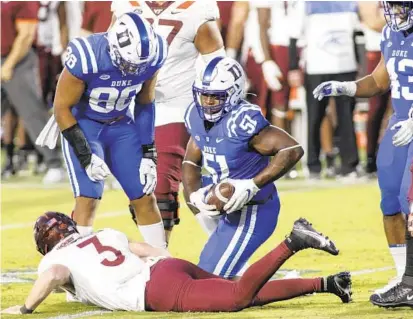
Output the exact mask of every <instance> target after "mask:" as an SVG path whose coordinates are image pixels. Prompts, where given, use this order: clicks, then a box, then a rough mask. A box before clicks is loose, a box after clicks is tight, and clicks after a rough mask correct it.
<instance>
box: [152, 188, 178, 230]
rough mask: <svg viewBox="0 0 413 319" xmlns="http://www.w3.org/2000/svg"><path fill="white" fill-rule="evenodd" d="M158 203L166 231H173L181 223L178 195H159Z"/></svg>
mask: <svg viewBox="0 0 413 319" xmlns="http://www.w3.org/2000/svg"><path fill="white" fill-rule="evenodd" d="M156 201H157V204H158V207H159V210H160V211H161V216H162V220H163V226H164V228H165V230H172V228H173V227H174V226H175V225H178V224H179V222H180V219H179V201H178V193H169V194H163V195H162V196H159V195H158V196H157V200H156Z"/></svg>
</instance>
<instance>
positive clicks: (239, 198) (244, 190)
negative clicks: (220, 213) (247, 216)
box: [224, 179, 260, 214]
mask: <svg viewBox="0 0 413 319" xmlns="http://www.w3.org/2000/svg"><path fill="white" fill-rule="evenodd" d="M228 182H229V183H231V184H232V185H234V187H235V192H234V194H233V195H232V197H231V199H230V200H229V202H228V203H226V204H225V206H224V210H225V211H226V213H227V214H230V213H233V212H235V211H237V210H240V209H242V208H243V207H244V206H245V204H247V203H248V202H249V201H250V200H251V199H252V198H253V197H254V196H255V194H257V193H258V191H259V190H260V189H259V188H258V186H257V185H255V183H254V181H253V180H252V179H228Z"/></svg>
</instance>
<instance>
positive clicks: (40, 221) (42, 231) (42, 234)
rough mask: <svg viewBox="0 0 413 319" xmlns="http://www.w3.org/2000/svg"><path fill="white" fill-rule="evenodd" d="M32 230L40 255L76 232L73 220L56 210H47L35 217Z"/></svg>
mask: <svg viewBox="0 0 413 319" xmlns="http://www.w3.org/2000/svg"><path fill="white" fill-rule="evenodd" d="M33 232H34V241H35V242H36V246H37V250H38V251H39V252H40V253H41V254H42V255H46V254H47V253H48V252H49V251H51V250H52V249H53V247H54V246H56V245H57V244H58V243H59V242H60V241H61V240H62V239H64V238H66V237H67V236H69V235H71V234H74V233H78V231H77V229H76V223H75V221H74V220H73V219H71V218H70V217H69V216H67V215H65V214H62V213H57V212H47V213H45V214H44V215H42V216H40V217H39V218H37V220H36V223H35V224H34V229H33Z"/></svg>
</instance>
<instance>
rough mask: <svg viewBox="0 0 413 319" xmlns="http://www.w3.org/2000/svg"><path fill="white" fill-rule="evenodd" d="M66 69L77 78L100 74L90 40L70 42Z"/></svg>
mask: <svg viewBox="0 0 413 319" xmlns="http://www.w3.org/2000/svg"><path fill="white" fill-rule="evenodd" d="M65 66H66V68H67V69H68V70H69V71H70V73H72V74H73V75H74V76H76V77H77V78H80V79H83V78H84V76H86V75H88V74H93V73H98V64H97V60H96V55H95V53H94V51H93V49H92V45H91V42H90V41H89V38H75V39H73V40H72V41H70V43H69V45H68V47H67V50H66V57H65Z"/></svg>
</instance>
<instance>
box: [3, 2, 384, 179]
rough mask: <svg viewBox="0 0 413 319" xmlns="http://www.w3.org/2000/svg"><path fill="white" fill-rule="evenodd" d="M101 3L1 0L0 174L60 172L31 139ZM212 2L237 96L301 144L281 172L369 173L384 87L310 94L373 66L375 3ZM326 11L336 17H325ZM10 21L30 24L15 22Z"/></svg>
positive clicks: (104, 11)
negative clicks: (238, 76)
mask: <svg viewBox="0 0 413 319" xmlns="http://www.w3.org/2000/svg"><path fill="white" fill-rule="evenodd" d="M110 7H111V2H110V1H67V2H66V1H22V2H18V3H17V4H16V5H15V6H7V7H6V6H5V5H4V3H3V2H2V4H1V81H2V87H1V106H2V112H1V120H2V121H1V145H2V148H3V152H2V163H3V166H2V172H1V174H2V178H3V179H8V178H13V177H14V176H20V177H22V176H29V175H32V174H35V175H37V174H39V175H43V174H44V177H43V182H44V183H56V182H61V181H62V180H64V179H65V178H66V172H65V170H64V169H63V167H62V160H61V154H60V152H59V151H58V150H49V149H47V148H38V147H36V146H34V141H35V140H36V137H37V136H38V134H39V133H40V131H41V130H42V128H43V127H44V125H45V124H46V122H47V120H48V118H49V116H50V110H51V108H52V106H53V98H54V92H55V88H56V83H57V79H58V76H59V73H60V72H61V70H62V60H63V59H64V50H65V48H66V46H67V43H68V42H69V41H70V40H71V39H73V38H74V37H78V36H86V35H88V34H91V33H95V32H105V31H106V30H107V29H108V27H109V25H110V23H111V18H112V13H111V9H110ZM218 7H219V10H220V21H219V25H220V28H221V32H222V37H223V39H224V42H225V48H226V52H227V55H228V56H230V57H233V58H236V59H238V60H239V61H240V62H241V63H242V64H243V65H244V69H245V71H246V74H247V77H248V94H247V96H246V99H248V100H250V101H251V102H253V103H256V104H258V105H259V106H260V107H261V108H262V111H263V113H264V114H265V115H266V116H267V118H268V119H269V120H270V121H271V123H272V124H274V125H277V126H279V127H281V128H283V129H285V130H287V131H289V132H290V133H291V134H292V135H293V136H294V137H295V138H296V139H298V140H299V141H300V142H301V143H302V144H303V146H304V148H305V150H306V155H305V156H304V158H303V160H302V162H301V164H300V167H297V169H294V170H292V171H291V172H290V173H289V175H288V177H289V178H296V177H297V176H299V175H300V174H301V175H302V176H305V177H306V178H311V179H319V178H337V179H340V180H348V181H354V180H357V179H359V178H361V177H363V178H365V177H366V176H368V177H374V176H375V172H376V164H375V163H376V152H377V146H378V143H379V141H380V135H381V131H382V129H383V127H385V125H386V121H387V118H388V115H389V113H390V112H391V108H389V107H388V106H389V96H388V94H385V95H383V96H380V97H374V98H372V99H370V100H365V99H354V98H351V97H344V96H340V97H337V98H335V99H330V100H328V99H324V100H322V101H318V100H315V99H314V98H313V96H312V91H313V90H314V88H315V87H316V86H317V85H318V84H320V83H321V82H324V81H329V80H338V81H353V80H354V79H356V78H359V77H362V76H364V75H365V74H366V73H369V72H371V71H372V70H374V68H375V66H376V65H377V63H378V61H379V60H380V38H381V29H382V28H383V26H384V25H385V23H386V22H385V20H384V17H383V14H382V9H381V7H380V3H379V2H375V1H361V2H357V1H342V2H341V1H320V2H317V1H314V2H312V4H311V5H310V6H308V5H307V6H306V5H305V3H304V2H303V1H218ZM330 12H339V13H340V15H339V16H337V15H334V17H335V18H334V19H332V16H331V15H329V13H330ZM313 13H320V14H313ZM19 20H26V22H30V23H24V24H22V26H24V27H19V25H18V24H16V22H18V21H19ZM16 26H17V27H16ZM22 57H23V58H22ZM16 61H20V62H16Z"/></svg>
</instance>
